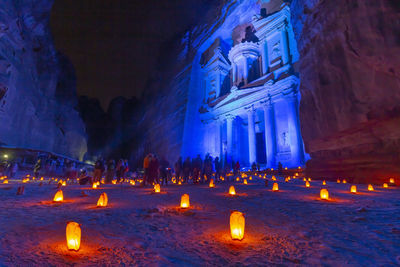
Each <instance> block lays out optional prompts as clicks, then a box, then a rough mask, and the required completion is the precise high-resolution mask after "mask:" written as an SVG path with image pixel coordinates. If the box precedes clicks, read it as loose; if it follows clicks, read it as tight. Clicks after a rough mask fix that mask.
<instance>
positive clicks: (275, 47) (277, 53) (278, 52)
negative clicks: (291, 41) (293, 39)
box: [271, 41, 281, 59]
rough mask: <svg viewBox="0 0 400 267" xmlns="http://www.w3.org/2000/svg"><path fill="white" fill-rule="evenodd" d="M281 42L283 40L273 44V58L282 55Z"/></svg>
mask: <svg viewBox="0 0 400 267" xmlns="http://www.w3.org/2000/svg"><path fill="white" fill-rule="evenodd" d="M280 44H281V42H280V41H278V42H276V43H275V44H274V45H273V46H272V53H271V56H272V58H273V59H275V58H277V57H279V56H280V55H281V49H280V48H279V47H280Z"/></svg>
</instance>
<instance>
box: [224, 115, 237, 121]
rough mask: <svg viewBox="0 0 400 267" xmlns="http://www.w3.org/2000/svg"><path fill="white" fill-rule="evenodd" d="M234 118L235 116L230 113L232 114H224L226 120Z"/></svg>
mask: <svg viewBox="0 0 400 267" xmlns="http://www.w3.org/2000/svg"><path fill="white" fill-rule="evenodd" d="M235 118H236V116H235V115H232V114H227V115H225V120H226V121H233V120H234V119H235Z"/></svg>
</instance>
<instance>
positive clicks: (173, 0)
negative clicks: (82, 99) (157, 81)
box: [51, 0, 219, 108]
mask: <svg viewBox="0 0 400 267" xmlns="http://www.w3.org/2000/svg"><path fill="white" fill-rule="evenodd" d="M217 2H219V1H217V0H142V1H137V0H56V1H55V3H54V6H53V11H52V16H51V28H52V32H53V35H54V40H55V44H56V47H57V48H58V49H59V50H60V51H61V52H63V53H64V54H66V55H67V56H68V57H69V59H70V60H71V61H72V63H73V65H74V66H75V70H76V74H77V79H78V85H77V86H78V94H79V95H88V96H91V97H97V98H98V99H99V100H100V102H101V104H102V106H103V108H106V107H107V106H108V103H109V101H110V100H111V99H112V98H114V97H116V96H120V95H122V96H125V97H131V96H137V97H140V95H141V93H142V91H143V89H144V86H145V84H146V81H147V79H148V78H149V74H150V73H151V72H152V70H153V69H154V68H155V67H156V64H157V59H158V56H159V54H160V51H161V53H166V52H167V51H163V49H162V48H163V44H164V43H165V42H168V41H170V40H171V39H173V38H176V36H181V35H183V34H184V32H185V30H186V29H188V28H189V27H190V25H194V24H197V23H199V22H201V19H202V17H203V16H204V14H205V13H206V12H207V10H208V9H210V8H212V6H213V5H216V4H217Z"/></svg>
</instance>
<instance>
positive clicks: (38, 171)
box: [33, 159, 42, 177]
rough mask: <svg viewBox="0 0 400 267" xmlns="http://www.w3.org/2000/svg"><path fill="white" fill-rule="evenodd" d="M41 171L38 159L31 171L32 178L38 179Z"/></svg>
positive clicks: (40, 163) (40, 161)
mask: <svg viewBox="0 0 400 267" xmlns="http://www.w3.org/2000/svg"><path fill="white" fill-rule="evenodd" d="M41 169H42V160H41V159H38V160H37V161H36V164H35V167H34V169H33V176H34V177H39V173H40V170H41Z"/></svg>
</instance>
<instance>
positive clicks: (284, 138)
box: [279, 131, 290, 152]
mask: <svg viewBox="0 0 400 267" xmlns="http://www.w3.org/2000/svg"><path fill="white" fill-rule="evenodd" d="M289 150H290V145H289V134H288V132H287V131H285V132H282V133H281V134H280V138H279V151H280V152H286V151H289Z"/></svg>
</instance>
